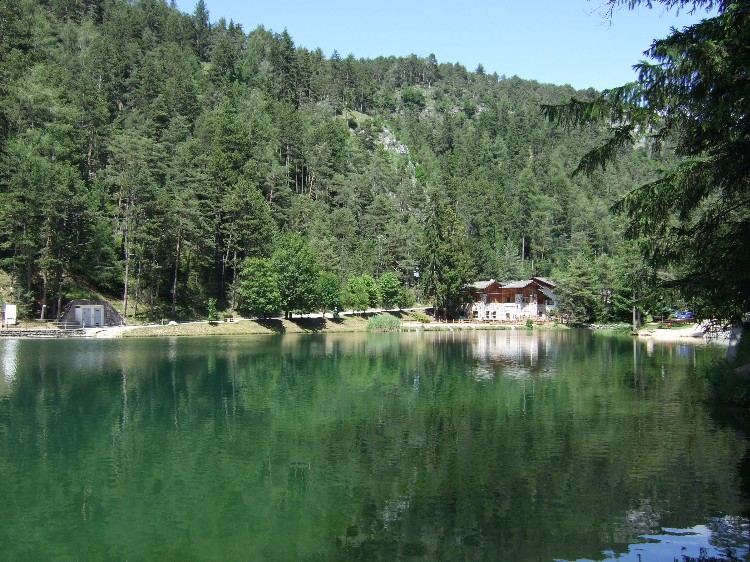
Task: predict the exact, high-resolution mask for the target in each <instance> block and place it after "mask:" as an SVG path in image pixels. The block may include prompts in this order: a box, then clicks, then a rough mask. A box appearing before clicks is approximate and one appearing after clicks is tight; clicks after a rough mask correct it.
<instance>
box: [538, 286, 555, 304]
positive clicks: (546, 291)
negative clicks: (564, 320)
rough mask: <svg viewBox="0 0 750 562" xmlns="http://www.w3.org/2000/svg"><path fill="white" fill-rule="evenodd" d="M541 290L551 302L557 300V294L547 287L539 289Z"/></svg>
mask: <svg viewBox="0 0 750 562" xmlns="http://www.w3.org/2000/svg"><path fill="white" fill-rule="evenodd" d="M539 290H540V291H541V292H542V294H543V295H544V296H545V297H547V298H548V299H549V300H551V301H553V300H555V293H553V292H552V291H550V290H549V289H548V288H547V287H539Z"/></svg>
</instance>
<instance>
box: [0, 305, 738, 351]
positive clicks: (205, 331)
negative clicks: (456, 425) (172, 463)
mask: <svg viewBox="0 0 750 562" xmlns="http://www.w3.org/2000/svg"><path fill="white" fill-rule="evenodd" d="M390 312H391V313H393V314H395V315H396V316H399V317H401V318H402V322H401V325H400V328H399V330H394V332H422V331H425V332H436V331H450V332H453V331H477V330H481V331H495V330H498V331H500V330H509V331H529V332H533V331H535V330H536V331H544V332H548V331H555V330H568V329H570V327H569V326H567V325H564V324H553V323H545V324H535V325H534V327H533V329H531V330H529V329H528V328H527V327H526V324H525V323H519V324H496V323H484V322H455V323H452V322H451V323H447V322H426V323H423V322H420V321H417V320H415V319H413V318H412V317H410V316H409V312H408V311H399V312H397V311H390ZM381 313H383V312H375V311H368V312H367V313H365V314H361V315H359V314H357V315H355V314H346V315H342V316H341V317H339V318H338V319H333V318H330V317H329V316H330V315H329V314H327V315H326V316H323V315H321V314H313V315H308V316H300V317H296V318H292V319H285V318H270V319H249V318H234V319H232V320H230V321H227V320H223V321H218V322H208V321H206V320H201V321H193V322H182V323H173V324H163V325H162V324H134V325H126V326H112V327H105V328H81V329H77V330H74V331H71V332H66V331H63V330H57V329H49V328H48V329H42V328H40V327H38V326H37V327H35V326H29V327H27V328H15V329H12V330H5V331H4V332H3V333H2V334H1V335H2V336H3V337H6V338H30V339H63V338H87V339H117V338H133V337H143V338H153V337H211V336H245V335H282V334H326V333H345V332H349V333H361V332H367V331H368V330H367V327H368V318H370V317H372V316H373V315H375V314H381ZM385 313H388V312H387V311H385ZM581 329H588V330H591V331H593V332H598V333H605V334H613V333H617V332H620V333H622V334H623V335H624V331H623V330H626V329H627V328H625V326H623V327H622V328H619V329H618V328H615V327H610V326H606V327H605V326H595V325H592V326H590V327H585V328H581ZM628 333H629V335H630V336H631V337H635V338H638V339H641V340H651V341H660V342H685V343H693V344H706V343H718V344H725V345H726V344H727V343H728V341H729V339H728V337H725V334H724V333H717V334H716V335H715V336H714V337H706V334H705V327H703V326H702V325H701V324H692V325H689V326H686V327H683V328H679V329H663V328H641V329H640V330H638V331H637V332H628Z"/></svg>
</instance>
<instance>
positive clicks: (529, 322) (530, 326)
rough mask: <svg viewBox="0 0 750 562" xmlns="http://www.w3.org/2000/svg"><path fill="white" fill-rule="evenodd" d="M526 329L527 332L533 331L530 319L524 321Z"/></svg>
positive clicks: (532, 322) (532, 323)
mask: <svg viewBox="0 0 750 562" xmlns="http://www.w3.org/2000/svg"><path fill="white" fill-rule="evenodd" d="M526 329H527V330H533V329H534V321H533V320H532V319H531V318H527V319H526Z"/></svg>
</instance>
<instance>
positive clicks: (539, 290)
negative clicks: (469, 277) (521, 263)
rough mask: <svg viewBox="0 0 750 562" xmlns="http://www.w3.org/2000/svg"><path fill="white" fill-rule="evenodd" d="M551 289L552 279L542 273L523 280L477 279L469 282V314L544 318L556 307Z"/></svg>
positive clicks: (487, 318)
mask: <svg viewBox="0 0 750 562" xmlns="http://www.w3.org/2000/svg"><path fill="white" fill-rule="evenodd" d="M554 289H555V283H554V282H552V281H550V280H548V279H545V278H543V277H532V278H531V279H527V280H525V281H506V282H500V281H496V280H494V279H490V280H489V281H477V282H475V283H473V284H472V285H471V286H470V290H471V292H472V295H473V303H472V304H471V317H472V318H474V319H476V320H483V321H499V322H514V321H519V320H526V319H528V318H531V319H542V320H543V319H546V318H548V317H549V316H550V315H551V314H552V313H554V311H555V309H556V307H557V297H556V296H555V293H554Z"/></svg>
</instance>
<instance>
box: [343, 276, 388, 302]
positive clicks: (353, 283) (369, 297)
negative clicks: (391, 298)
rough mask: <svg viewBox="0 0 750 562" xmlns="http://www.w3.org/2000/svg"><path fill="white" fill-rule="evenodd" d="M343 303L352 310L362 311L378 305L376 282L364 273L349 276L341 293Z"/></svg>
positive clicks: (378, 296)
mask: <svg viewBox="0 0 750 562" xmlns="http://www.w3.org/2000/svg"><path fill="white" fill-rule="evenodd" d="M341 298H342V302H343V305H344V306H345V307H346V308H351V309H352V310H359V311H364V310H367V309H368V308H371V307H376V306H378V304H379V302H380V294H379V293H378V284H377V283H376V282H375V280H374V279H373V278H372V277H371V276H370V275H367V274H366V273H364V274H362V275H357V276H354V277H350V278H349V279H347V281H346V285H345V286H344V290H343V292H342V295H341Z"/></svg>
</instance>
